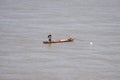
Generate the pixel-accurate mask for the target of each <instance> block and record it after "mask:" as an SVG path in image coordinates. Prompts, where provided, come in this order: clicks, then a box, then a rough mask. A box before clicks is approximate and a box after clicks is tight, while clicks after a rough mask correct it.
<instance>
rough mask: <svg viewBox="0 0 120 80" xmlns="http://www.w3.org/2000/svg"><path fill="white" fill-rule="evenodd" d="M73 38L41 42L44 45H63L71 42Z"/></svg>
mask: <svg viewBox="0 0 120 80" xmlns="http://www.w3.org/2000/svg"><path fill="white" fill-rule="evenodd" d="M73 40H74V39H73V38H68V39H61V40H52V41H43V43H44V44H51V43H63V42H72V41H73Z"/></svg>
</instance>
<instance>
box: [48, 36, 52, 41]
mask: <svg viewBox="0 0 120 80" xmlns="http://www.w3.org/2000/svg"><path fill="white" fill-rule="evenodd" d="M51 39H52V35H51V34H50V35H48V40H49V42H51Z"/></svg>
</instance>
